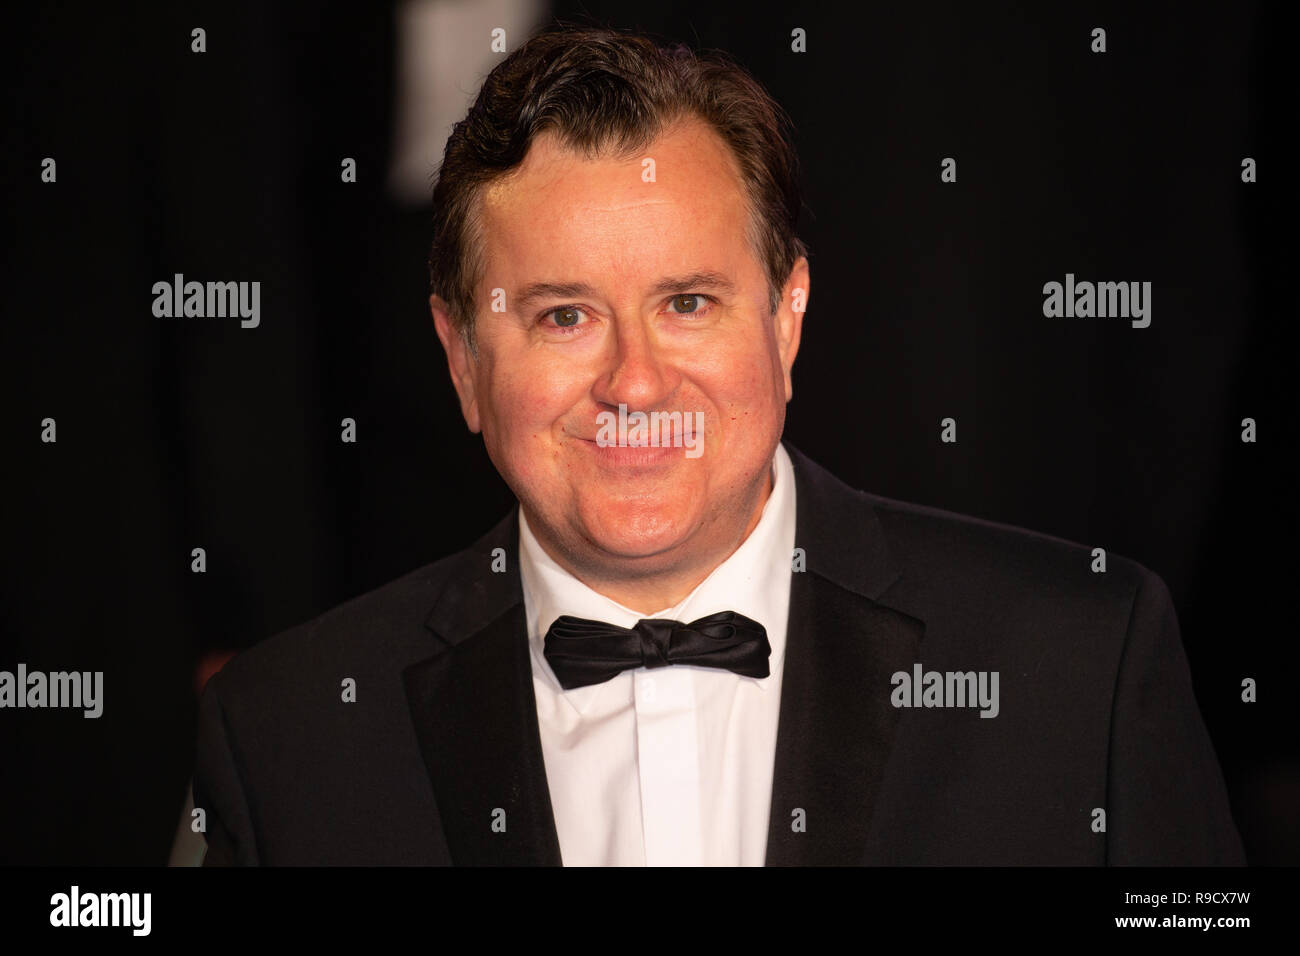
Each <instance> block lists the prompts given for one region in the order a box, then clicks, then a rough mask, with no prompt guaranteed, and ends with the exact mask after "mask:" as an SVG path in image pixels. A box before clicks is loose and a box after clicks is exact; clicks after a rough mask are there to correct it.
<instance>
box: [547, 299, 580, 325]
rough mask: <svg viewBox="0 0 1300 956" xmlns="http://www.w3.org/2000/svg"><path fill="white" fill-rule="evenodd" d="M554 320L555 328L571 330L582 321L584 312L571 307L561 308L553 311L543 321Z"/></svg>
mask: <svg viewBox="0 0 1300 956" xmlns="http://www.w3.org/2000/svg"><path fill="white" fill-rule="evenodd" d="M552 317H553V318H554V326H553V327H554V328H560V329H571V328H573V327H574V326H575V325H578V324H579V323H580V322H581V321H582V310H581V309H579V308H575V307H574V306H571V305H565V306H561V307H560V308H558V309H551V311H549V312H547V313H546V315H544V316H542V318H543V319H549V318H552Z"/></svg>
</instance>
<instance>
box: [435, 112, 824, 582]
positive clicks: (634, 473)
mask: <svg viewBox="0 0 1300 956" xmlns="http://www.w3.org/2000/svg"><path fill="white" fill-rule="evenodd" d="M646 159H652V160H653V161H654V164H653V178H652V179H651V177H650V172H649V170H650V164H648V163H646V162H644V161H645V160H646ZM647 179H650V181H647ZM480 212H481V217H482V225H483V236H484V256H485V260H484V261H485V266H486V268H485V271H484V279H483V282H482V284H481V285H480V286H479V287H478V289H477V302H478V303H479V306H478V314H477V316H476V337H477V345H478V355H477V357H475V356H473V355H471V354H470V353H469V352H468V350H467V349H466V348H465V346H464V344H463V342H462V341H461V340H460V337H459V336H458V335H457V334H456V333H455V332H454V331H453V330H452V327H451V324H450V322H449V320H448V317H447V315H446V313H445V309H444V307H443V304H442V302H441V300H440V299H438V298H437V297H434V298H433V299H431V305H432V306H433V312H434V317H435V320H436V322H437V325H438V333H439V337H440V338H441V339H442V342H443V345H444V346H445V347H446V349H447V353H448V358H449V363H450V366H451V370H452V376H453V379H454V380H455V384H456V388H457V391H458V393H459V395H460V399H461V407H462V410H463V411H464V414H465V418H466V421H467V422H468V424H469V427H470V428H471V429H472V430H475V431H479V430H481V431H482V432H483V437H484V442H485V444H486V447H487V451H488V454H489V456H490V457H491V459H492V461H493V463H494V464H495V465H496V467H497V469H498V471H500V473H501V475H502V476H503V477H504V479H505V480H506V483H507V484H508V485H509V486H510V488H511V489H512V490H513V491H514V493H515V494H516V496H517V497H518V498H519V500H520V503H521V505H522V506H523V508H524V510H525V514H526V516H527V518H528V521H529V525H530V527H532V528H533V530H534V531H535V533H536V534H537V537H538V539H539V540H540V541H541V543H542V544H543V546H544V547H545V548H546V549H547V551H548V552H550V553H551V554H552V556H553V557H555V558H556V559H557V560H559V561H560V562H561V563H562V564H565V565H567V566H568V567H569V568H570V570H575V571H578V572H579V573H581V572H582V571H588V572H590V573H593V574H595V575H596V576H598V577H599V576H604V575H614V576H616V577H619V576H624V577H636V576H638V575H645V576H648V575H656V574H662V573H664V572H665V571H669V570H671V569H673V568H681V567H687V566H691V565H701V564H702V565H704V566H707V567H710V568H711V567H712V566H713V565H715V564H717V563H718V562H719V561H721V560H723V559H724V558H725V557H726V556H727V555H728V554H730V553H731V551H732V550H734V549H735V548H736V547H737V546H738V545H739V544H740V542H741V541H742V540H743V539H744V537H745V535H747V534H748V532H749V531H750V530H751V529H752V527H753V525H754V524H755V523H756V522H757V519H758V515H759V514H760V513H761V509H762V505H763V502H764V501H765V500H766V497H767V492H768V490H769V488H770V478H769V469H770V465H771V461H772V455H773V452H774V451H775V448H776V444H777V442H778V441H779V440H780V437H781V432H782V427H783V425H784V421H785V405H786V402H787V401H788V400H789V398H790V395H791V385H790V367H791V364H792V363H793V361H794V356H795V352H796V351H797V349H798V344H799V333H800V320H801V318H802V316H801V314H800V313H799V312H795V311H794V310H793V308H792V307H791V305H792V303H791V294H792V292H793V290H794V289H795V288H796V287H798V288H802V289H803V290H804V292H803V294H802V299H803V301H806V297H807V290H808V269H807V263H806V261H805V260H802V259H801V260H800V261H799V263H798V264H797V265H796V267H795V269H794V270H793V271H792V273H791V276H790V279H789V281H788V282H787V284H786V288H785V290H784V292H785V295H784V296H783V298H782V304H781V306H780V308H779V309H778V311H777V314H776V315H775V316H773V315H771V314H770V313H769V311H768V305H769V299H768V286H767V282H766V276H765V274H764V270H763V268H762V265H761V263H760V262H759V260H758V258H757V257H756V256H755V253H754V250H753V248H751V245H750V243H749V242H748V240H747V237H746V225H747V223H748V211H747V206H746V200H745V194H744V191H743V185H742V183H741V181H740V178H739V176H738V174H737V172H736V171H735V167H734V161H733V160H732V158H731V156H730V153H729V152H728V150H727V147H726V145H725V144H724V143H723V141H722V140H721V139H720V138H719V137H718V136H717V134H715V133H714V132H713V131H712V130H711V129H709V128H708V127H706V126H704V125H703V124H701V123H699V122H695V121H689V122H687V123H685V124H681V125H679V126H678V127H676V128H675V129H673V130H672V131H670V132H668V133H667V134H666V135H664V136H663V137H661V138H660V139H659V140H657V141H656V142H655V143H653V144H652V145H651V146H650V147H648V148H647V149H646V150H645V151H644V153H643V154H640V155H637V156H634V157H632V158H631V159H610V158H602V159H594V160H588V159H585V158H584V157H582V155H581V154H579V153H575V152H570V151H568V150H567V149H565V148H563V147H562V146H561V145H560V143H559V142H558V140H557V139H556V138H555V137H554V136H552V135H550V134H544V135H542V136H540V137H538V138H537V139H536V140H535V141H534V143H533V145H532V147H531V148H530V150H529V152H528V155H527V156H526V158H525V160H524V162H523V163H522V164H521V166H520V167H519V168H518V169H516V170H514V171H513V172H512V173H511V174H510V175H509V176H508V177H507V178H505V179H503V180H500V181H498V182H496V183H494V184H493V185H492V186H490V187H488V188H487V189H486V190H485V192H484V195H483V197H482V204H481V207H480ZM691 277H695V278H691ZM544 286H549V287H550V288H546V287H544ZM559 287H568V288H567V289H565V288H559ZM495 290H503V291H502V292H496V291H495ZM502 296H504V301H503V302H502ZM494 302H496V303H500V304H501V305H503V306H504V311H493V304H494ZM801 311H802V309H801V310H800V312H801ZM620 405H624V406H626V409H627V412H628V413H633V412H638V411H640V412H645V413H647V414H648V413H651V412H656V411H657V412H680V413H681V416H680V418H681V421H682V422H683V423H687V422H689V423H690V424H692V425H693V424H695V423H697V422H698V423H700V424H702V426H703V427H702V432H701V433H698V434H691V433H687V432H685V431H684V429H677V428H676V425H675V422H676V419H674V425H673V426H671V427H667V426H665V427H664V430H663V432H662V433H661V438H662V439H663V441H665V442H667V441H668V440H669V436H670V434H675V435H676V436H677V437H676V439H674V440H676V441H678V442H680V444H679V445H678V447H671V445H670V446H669V447H662V446H661V447H645V446H641V447H619V446H617V445H616V446H614V447H602V444H601V443H598V441H597V439H598V438H600V437H601V436H602V431H601V426H602V423H604V424H607V425H608V424H609V423H610V422H611V421H612V419H611V418H610V417H604V418H602V417H601V413H607V414H612V415H613V416H617V414H618V412H619V406H620ZM697 413H698V414H697ZM633 423H635V420H634V421H633ZM611 434H615V435H616V434H617V433H616V432H611V431H609V430H606V431H605V432H604V433H603V435H604V439H605V440H608V439H609V438H610V436H611ZM637 437H638V436H637V435H636V434H635V433H633V434H632V435H631V438H632V439H633V440H636V439H637Z"/></svg>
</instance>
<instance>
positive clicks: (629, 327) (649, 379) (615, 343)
mask: <svg viewBox="0 0 1300 956" xmlns="http://www.w3.org/2000/svg"><path fill="white" fill-rule="evenodd" d="M607 343H608V348H609V355H608V358H607V365H606V368H605V370H604V372H603V373H602V374H601V375H600V376H599V377H598V378H597V380H596V384H595V387H594V388H593V390H592V393H593V397H594V398H595V399H596V401H598V402H602V403H604V404H607V405H611V406H614V405H620V404H623V405H626V406H627V407H628V408H629V409H632V410H633V411H637V410H649V409H653V408H655V407H657V406H658V405H659V404H661V403H662V402H663V401H664V400H665V399H667V397H668V396H669V395H671V394H672V393H673V392H674V391H676V389H677V385H678V382H679V381H680V375H679V374H678V373H677V371H676V369H675V368H674V366H673V365H672V363H671V362H670V361H669V357H668V356H667V355H666V354H665V353H664V350H663V348H662V347H661V346H660V345H659V344H658V343H656V341H655V337H654V335H653V333H652V331H651V330H650V329H649V328H648V326H647V323H646V322H645V321H643V320H641V319H639V318H629V319H627V320H626V321H618V322H615V323H614V334H613V335H612V336H610V337H609V339H608V340H607Z"/></svg>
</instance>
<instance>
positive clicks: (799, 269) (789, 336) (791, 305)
mask: <svg viewBox="0 0 1300 956" xmlns="http://www.w3.org/2000/svg"><path fill="white" fill-rule="evenodd" d="M811 294H812V276H811V275H810V274H809V271H808V259H807V257H806V256H800V257H799V258H798V260H796V261H795V264H794V268H792V269H791V270H790V277H789V278H788V279H786V280H785V289H784V290H783V291H782V293H781V303H780V305H778V306H777V309H776V344H777V348H778V349H779V350H780V354H781V367H782V369H783V370H784V371H785V400H786V401H787V402H788V401H790V399H791V398H793V397H794V383H793V381H792V380H791V378H790V370H791V369H792V368H793V367H794V357H795V356H796V355H798V354H799V339H800V337H801V336H802V335H803V314H804V312H805V311H807V309H808V297H809V296H810V295H811Z"/></svg>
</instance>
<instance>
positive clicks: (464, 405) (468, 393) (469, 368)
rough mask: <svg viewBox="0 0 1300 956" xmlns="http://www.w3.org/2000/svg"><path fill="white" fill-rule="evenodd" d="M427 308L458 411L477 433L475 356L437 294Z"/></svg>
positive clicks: (471, 429) (479, 427)
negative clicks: (458, 406)
mask: <svg viewBox="0 0 1300 956" xmlns="http://www.w3.org/2000/svg"><path fill="white" fill-rule="evenodd" d="M429 311H430V312H431V313H433V325H434V328H436V329H437V330H438V341H440V342H441V343H442V348H443V351H445V352H446V353H447V370H448V371H449V372H451V384H452V385H454V386H456V394H457V395H458V396H459V397H460V413H461V414H462V415H464V416H465V424H466V425H468V426H469V430H470V431H472V432H475V433H477V432H478V431H480V430H481V428H482V424H481V422H480V421H479V415H478V393H477V391H476V388H475V373H476V372H477V371H478V366H477V364H476V359H475V357H474V356H473V355H472V354H471V353H470V350H469V345H468V343H466V341H465V336H463V335H461V333H460V330H458V329H457V328H456V326H455V325H454V324H453V323H452V321H451V310H450V309H448V308H447V303H446V302H445V301H444V300H443V299H442V298H441V297H439V296H436V295H431V296H429Z"/></svg>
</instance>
